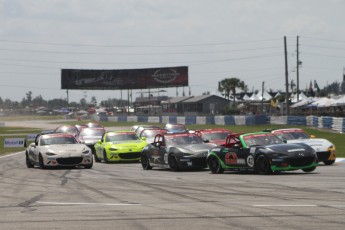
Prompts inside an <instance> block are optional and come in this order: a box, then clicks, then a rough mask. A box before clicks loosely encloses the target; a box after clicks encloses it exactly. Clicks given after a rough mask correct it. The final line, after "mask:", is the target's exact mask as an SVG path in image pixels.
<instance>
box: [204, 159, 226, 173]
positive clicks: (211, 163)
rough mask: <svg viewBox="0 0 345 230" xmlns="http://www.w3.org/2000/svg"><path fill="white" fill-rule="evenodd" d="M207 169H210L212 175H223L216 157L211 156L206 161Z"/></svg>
mask: <svg viewBox="0 0 345 230" xmlns="http://www.w3.org/2000/svg"><path fill="white" fill-rule="evenodd" d="M207 164H208V167H209V168H210V170H211V172H212V173H214V174H218V173H223V172H224V169H223V168H222V165H221V164H220V162H219V160H218V159H217V157H214V156H211V157H209V158H208V160H207Z"/></svg>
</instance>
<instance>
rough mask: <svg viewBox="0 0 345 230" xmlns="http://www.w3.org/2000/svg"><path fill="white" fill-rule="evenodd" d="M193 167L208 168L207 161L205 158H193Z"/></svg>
mask: <svg viewBox="0 0 345 230" xmlns="http://www.w3.org/2000/svg"><path fill="white" fill-rule="evenodd" d="M192 162H193V165H194V166H196V167H202V168H206V167H207V161H206V158H205V157H202V158H192Z"/></svg>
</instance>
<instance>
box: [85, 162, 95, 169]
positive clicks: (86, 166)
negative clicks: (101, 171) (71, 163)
mask: <svg viewBox="0 0 345 230" xmlns="http://www.w3.org/2000/svg"><path fill="white" fill-rule="evenodd" d="M92 166H93V161H92V162H91V164H88V165H84V168H86V169H90V168H92Z"/></svg>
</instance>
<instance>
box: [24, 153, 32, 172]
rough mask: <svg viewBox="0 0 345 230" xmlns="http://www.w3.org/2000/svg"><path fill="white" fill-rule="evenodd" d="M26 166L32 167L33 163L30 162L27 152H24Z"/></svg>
mask: <svg viewBox="0 0 345 230" xmlns="http://www.w3.org/2000/svg"><path fill="white" fill-rule="evenodd" d="M25 161H26V167H28V168H33V167H34V164H33V163H32V162H31V160H30V158H29V155H28V153H25Z"/></svg>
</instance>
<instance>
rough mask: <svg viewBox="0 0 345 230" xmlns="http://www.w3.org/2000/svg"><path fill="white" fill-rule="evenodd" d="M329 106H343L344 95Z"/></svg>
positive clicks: (344, 102) (344, 101) (344, 103)
mask: <svg viewBox="0 0 345 230" xmlns="http://www.w3.org/2000/svg"><path fill="white" fill-rule="evenodd" d="M331 106H345V95H344V96H342V97H341V98H338V99H336V100H334V101H333V102H332V103H331Z"/></svg>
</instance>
